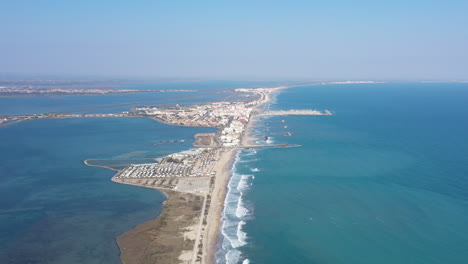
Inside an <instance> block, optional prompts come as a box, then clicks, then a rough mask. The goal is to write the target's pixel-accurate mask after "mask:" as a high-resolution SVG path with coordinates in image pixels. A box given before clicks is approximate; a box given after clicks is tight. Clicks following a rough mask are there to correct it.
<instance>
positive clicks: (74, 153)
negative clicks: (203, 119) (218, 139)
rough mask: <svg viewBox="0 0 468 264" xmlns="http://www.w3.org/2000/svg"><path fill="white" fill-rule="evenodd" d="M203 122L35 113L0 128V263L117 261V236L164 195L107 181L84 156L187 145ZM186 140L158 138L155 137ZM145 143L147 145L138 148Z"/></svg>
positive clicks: (147, 215)
mask: <svg viewBox="0 0 468 264" xmlns="http://www.w3.org/2000/svg"><path fill="white" fill-rule="evenodd" d="M211 131H214V129H210V128H184V127H174V126H168V125H164V124H161V123H158V122H156V121H153V120H150V119H145V118H99V119H92V118H90V119H63V120H34V121H29V122H24V123H21V124H17V125H12V126H8V127H3V128H1V129H0V139H1V140H0V194H1V195H0V197H1V199H0V223H1V225H0V263H67V264H68V263H69V264H75V263H90V264H93V263H120V260H119V250H118V247H117V244H116V242H115V238H116V236H118V235H119V234H121V233H123V232H125V231H127V230H129V229H130V228H132V227H133V226H135V225H137V224H139V223H142V222H144V221H146V220H149V219H152V218H154V217H156V216H157V215H158V214H159V213H160V211H161V203H162V201H163V200H164V199H165V197H164V196H163V195H162V194H161V193H160V192H158V191H156V190H151V189H145V188H139V187H135V186H129V185H122V184H117V183H113V182H111V181H110V178H111V177H112V176H113V174H114V172H112V171H109V170H105V169H101V168H93V167H87V166H85V165H84V164H83V161H84V160H85V159H88V158H113V157H118V156H121V155H125V154H128V153H131V152H134V151H141V152H142V153H143V152H144V154H141V155H140V156H139V157H144V156H145V155H149V154H151V153H157V152H165V151H171V152H176V151H180V150H183V149H187V148H189V147H190V145H191V143H192V142H193V135H194V134H195V133H201V132H211ZM174 139H178V140H181V139H183V140H185V141H186V144H158V145H157V146H154V145H153V144H154V143H158V142H159V141H160V140H174ZM145 151H147V152H145Z"/></svg>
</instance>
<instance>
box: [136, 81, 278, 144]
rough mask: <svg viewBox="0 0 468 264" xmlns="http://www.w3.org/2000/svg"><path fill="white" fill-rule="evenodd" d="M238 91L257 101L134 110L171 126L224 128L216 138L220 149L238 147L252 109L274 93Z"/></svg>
mask: <svg viewBox="0 0 468 264" xmlns="http://www.w3.org/2000/svg"><path fill="white" fill-rule="evenodd" d="M236 91H237V92H243V93H250V94H252V95H254V96H256V98H257V99H256V100H251V101H248V102H213V103H207V104H202V105H194V106H188V107H179V106H176V107H171V108H157V107H139V108H135V109H134V112H136V113H137V114H139V115H146V116H150V117H153V118H155V119H157V120H159V121H161V122H164V123H167V124H171V125H181V126H202V127H218V128H221V130H220V131H221V133H220V135H219V137H218V138H217V140H218V141H219V143H220V145H221V146H223V147H235V146H238V145H239V144H240V140H241V136H242V133H243V132H244V130H245V127H246V125H247V123H248V121H249V117H250V115H251V113H252V110H253V107H254V106H256V105H258V104H261V103H263V102H264V100H266V98H267V96H266V94H268V93H270V92H271V88H260V89H236Z"/></svg>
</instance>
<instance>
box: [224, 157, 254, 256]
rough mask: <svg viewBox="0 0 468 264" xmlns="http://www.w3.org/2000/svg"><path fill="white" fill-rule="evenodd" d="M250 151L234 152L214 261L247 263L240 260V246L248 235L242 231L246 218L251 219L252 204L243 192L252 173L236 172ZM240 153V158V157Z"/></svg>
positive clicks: (249, 184)
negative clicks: (234, 156)
mask: <svg viewBox="0 0 468 264" xmlns="http://www.w3.org/2000/svg"><path fill="white" fill-rule="evenodd" d="M249 153H252V152H251V151H250V152H249V151H239V152H237V153H236V158H235V160H234V164H233V167H232V169H231V175H232V176H231V179H230V180H229V184H228V191H227V194H226V199H225V200H224V210H223V215H222V221H223V223H222V227H221V234H222V236H223V240H222V242H221V247H220V249H219V251H218V253H217V254H216V255H217V258H216V263H220V264H228V263H233V264H234V263H236V264H237V263H241V262H242V263H249V261H248V260H247V262H245V260H246V259H244V260H242V252H241V250H240V248H241V247H242V246H245V245H247V243H248V235H247V233H246V232H245V231H244V226H245V225H246V224H247V222H246V221H247V220H249V219H251V217H252V213H253V206H251V205H250V203H249V202H248V201H246V200H245V194H246V193H247V192H248V191H249V190H250V188H251V186H252V184H251V179H253V175H248V174H240V173H237V170H238V168H237V167H238V164H239V163H240V162H242V161H243V158H244V157H245V156H244V155H248V154H249ZM241 155H242V158H241Z"/></svg>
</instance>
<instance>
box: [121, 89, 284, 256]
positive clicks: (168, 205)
mask: <svg viewBox="0 0 468 264" xmlns="http://www.w3.org/2000/svg"><path fill="white" fill-rule="evenodd" d="M285 88H287V87H286V86H281V87H276V88H260V89H265V92H260V93H259V94H260V98H259V99H258V100H257V104H256V105H255V106H254V107H253V108H252V112H251V115H250V116H249V118H248V122H246V124H245V128H244V131H243V133H242V134H241V137H240V144H239V147H243V146H247V147H251V146H255V145H256V143H255V141H256V140H258V138H255V137H253V136H252V135H251V129H252V127H253V126H254V125H255V122H257V121H256V120H255V116H256V115H258V114H259V113H261V112H262V111H263V107H264V106H265V104H268V103H269V102H271V100H272V98H273V95H274V94H275V93H277V92H279V91H280V90H282V89H285ZM153 119H155V120H158V121H160V122H164V120H160V119H158V118H153ZM164 123H166V124H170V123H168V122H164ZM195 137H196V139H197V140H196V142H195V143H194V146H196V147H211V148H212V149H213V150H214V151H215V152H214V153H215V154H214V157H215V163H214V165H213V169H212V172H213V173H214V174H215V175H216V176H215V177H213V178H212V180H211V183H210V191H209V192H208V193H202V192H192V191H190V190H185V191H184V190H179V191H174V189H177V187H175V185H173V184H172V180H171V181H170V182H171V184H169V185H165V186H162V185H154V182H155V181H151V180H150V182H152V184H150V185H148V182H149V181H148V180H143V181H141V180H137V179H134V180H132V179H122V178H119V177H118V176H119V174H116V176H114V177H113V179H112V180H113V181H115V182H119V183H123V184H130V185H136V186H141V187H147V188H154V189H158V190H161V191H162V192H164V193H165V194H166V196H167V200H166V201H165V202H164V208H163V211H162V213H161V215H160V216H158V217H157V218H156V219H153V220H150V221H147V222H145V223H142V224H140V225H138V226H136V227H135V228H133V229H131V230H129V231H128V232H125V233H124V234H122V235H120V236H119V237H118V239H117V242H118V244H119V247H120V249H121V259H122V261H123V262H124V263H125V264H133V263H153V262H155V261H157V260H159V261H158V263H176V262H177V261H179V262H182V263H193V264H195V263H202V264H211V263H215V262H216V260H215V255H216V252H217V250H218V246H217V245H218V242H219V237H220V228H221V224H222V220H221V217H222V213H223V209H224V203H225V198H226V193H227V190H228V188H227V186H228V183H229V180H230V177H231V168H232V165H233V161H234V158H235V156H236V154H237V152H238V151H239V148H238V147H223V146H218V144H219V142H217V140H216V139H215V134H206V133H205V134H203V133H202V134H197V135H195ZM186 180H187V181H193V180H195V179H190V178H186ZM189 184H190V183H189ZM190 192H191V193H190ZM197 197H198V198H197ZM180 200H183V201H185V202H182V203H181V202H180ZM189 203H193V204H191V205H188V204H189ZM194 208H195V209H194ZM170 219H172V221H171V220H170ZM180 219H184V220H183V221H181V220H180ZM198 223H199V224H198ZM162 249H166V250H162Z"/></svg>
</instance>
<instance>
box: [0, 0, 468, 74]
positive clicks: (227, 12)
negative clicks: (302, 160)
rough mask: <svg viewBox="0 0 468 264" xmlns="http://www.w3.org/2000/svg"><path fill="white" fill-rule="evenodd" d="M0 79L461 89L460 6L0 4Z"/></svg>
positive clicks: (465, 41) (296, 0) (467, 32)
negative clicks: (318, 82) (331, 81)
mask: <svg viewBox="0 0 468 264" xmlns="http://www.w3.org/2000/svg"><path fill="white" fill-rule="evenodd" d="M0 25H1V26H0V73H27V74H29V73H35V74H74V75H108V76H123V77H188V78H212V79H220V78H224V79H252V78H254V79H282V78H288V79H294V78H301V79H302V78H308V79H324V78H344V79H371V78H378V79H468V1H467V0H463V1H459V0H454V1H451V0H445V1H431V0H425V1H420V0H406V1H400V0H393V1H389V0H386V1H379V0H352V1H344V0H323V1H312V0H310V1H306V0H304V1H302V0H288V1H286V0H283V1H274V0H273V1H255V0H238V1H222V0H217V1H203V0H200V1H196V0H193V1H179V0H166V1H157V0H140V1H138V0H134V1H129V0H128V1H119V0H93V1H90V0H79V1H77V0H73V1H72V0H70V1H68V0H55V1H53V0H41V1H39V0H29V1H26V0H11V1H8V0H3V1H0Z"/></svg>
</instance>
